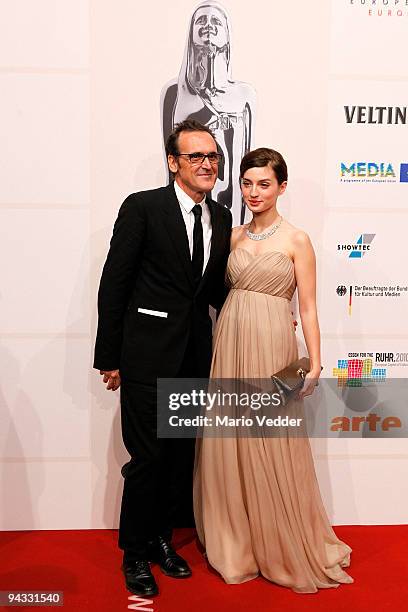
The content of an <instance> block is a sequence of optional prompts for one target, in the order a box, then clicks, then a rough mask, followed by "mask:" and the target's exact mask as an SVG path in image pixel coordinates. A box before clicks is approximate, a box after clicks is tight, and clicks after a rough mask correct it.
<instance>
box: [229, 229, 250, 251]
mask: <svg viewBox="0 0 408 612" xmlns="http://www.w3.org/2000/svg"><path fill="white" fill-rule="evenodd" d="M247 227H248V225H237V226H236V227H233V228H232V233H231V248H234V246H235V244H236V243H237V242H239V241H240V240H241V239H242V238H243V237H244V236H245V230H246V228H247Z"/></svg>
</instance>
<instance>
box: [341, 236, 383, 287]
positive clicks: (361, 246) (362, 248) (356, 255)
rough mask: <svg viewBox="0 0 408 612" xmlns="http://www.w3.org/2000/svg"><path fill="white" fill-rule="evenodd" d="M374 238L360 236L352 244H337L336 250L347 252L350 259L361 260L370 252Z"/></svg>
mask: <svg viewBox="0 0 408 612" xmlns="http://www.w3.org/2000/svg"><path fill="white" fill-rule="evenodd" d="M374 238H375V234H361V235H360V237H359V238H358V239H357V241H356V242H355V243H354V244H350V243H348V244H347V243H346V244H338V245H337V250H338V251H348V252H349V258H350V259H361V258H362V257H364V255H365V254H366V253H367V252H368V251H370V249H371V243H372V241H373V240H374ZM344 293H345V292H344ZM344 293H343V295H344Z"/></svg>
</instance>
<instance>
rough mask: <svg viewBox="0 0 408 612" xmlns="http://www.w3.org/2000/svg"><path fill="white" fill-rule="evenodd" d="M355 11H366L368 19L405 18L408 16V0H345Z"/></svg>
mask: <svg viewBox="0 0 408 612" xmlns="http://www.w3.org/2000/svg"><path fill="white" fill-rule="evenodd" d="M345 2H346V3H347V4H348V5H349V6H350V8H353V9H355V10H358V9H360V10H361V11H364V12H365V14H366V15H367V17H404V16H407V15H408V0H345Z"/></svg>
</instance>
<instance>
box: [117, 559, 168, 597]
mask: <svg viewBox="0 0 408 612" xmlns="http://www.w3.org/2000/svg"><path fill="white" fill-rule="evenodd" d="M122 569H123V573H124V575H125V582H126V588H127V590H128V591H130V592H131V593H134V594H135V595H145V596H147V597H149V596H152V595H158V593H159V589H158V587H157V583H156V581H155V579H154V576H153V574H152V572H151V569H150V565H149V562H148V561H124V562H123V566H122Z"/></svg>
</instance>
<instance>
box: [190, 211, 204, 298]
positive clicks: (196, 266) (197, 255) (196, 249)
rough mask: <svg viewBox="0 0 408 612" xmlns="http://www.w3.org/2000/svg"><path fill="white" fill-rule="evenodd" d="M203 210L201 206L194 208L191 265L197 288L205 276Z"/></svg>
mask: <svg viewBox="0 0 408 612" xmlns="http://www.w3.org/2000/svg"><path fill="white" fill-rule="evenodd" d="M202 211H203V209H202V208H201V206H200V205H199V204H196V205H195V206H194V207H193V214H194V230H193V257H192V259H191V263H192V264H193V276H194V284H195V286H196V287H197V286H198V284H199V282H200V280H201V276H202V274H203V266H204V240H203V226H202V224H201V213H202Z"/></svg>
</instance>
